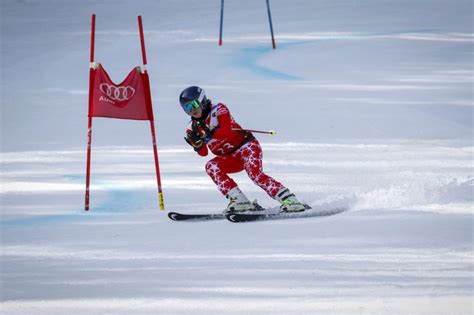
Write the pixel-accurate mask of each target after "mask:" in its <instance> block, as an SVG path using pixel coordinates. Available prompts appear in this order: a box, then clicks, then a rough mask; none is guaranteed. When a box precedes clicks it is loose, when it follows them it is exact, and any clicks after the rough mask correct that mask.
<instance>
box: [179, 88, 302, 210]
mask: <svg viewBox="0 0 474 315" xmlns="http://www.w3.org/2000/svg"><path fill="white" fill-rule="evenodd" d="M179 101H180V103H181V107H182V108H183V109H184V111H185V112H186V113H187V114H188V115H190V116H191V121H190V123H189V126H188V128H187V130H186V138H185V140H186V142H187V143H188V144H189V145H191V146H192V147H193V148H194V150H195V151H196V152H197V153H198V154H199V155H201V156H207V155H208V153H209V151H211V152H212V153H213V154H214V155H215V157H214V158H213V159H211V160H210V161H208V162H207V163H206V172H207V174H208V175H209V176H210V177H211V179H212V180H213V181H214V183H215V184H216V185H217V188H218V189H219V191H220V192H221V193H222V194H223V195H224V196H226V197H227V199H229V200H230V203H229V205H228V206H227V210H226V211H229V212H231V211H234V212H243V211H253V210H257V209H258V208H257V205H256V204H255V203H252V202H250V201H249V200H248V198H247V197H246V196H245V195H244V193H243V192H242V191H241V190H240V189H239V187H238V186H237V184H236V183H235V182H234V180H233V179H232V178H230V177H229V176H228V174H231V173H237V172H241V171H243V170H245V171H246V172H247V174H248V176H249V177H250V179H251V180H252V181H253V182H254V183H255V184H256V185H258V186H260V187H261V188H262V189H263V190H265V191H266V193H267V194H268V195H269V196H270V197H272V198H273V199H275V200H277V201H279V202H280V203H281V206H280V209H281V210H283V211H287V212H298V211H304V210H305V205H304V204H303V203H301V202H299V201H298V199H296V197H295V195H294V194H292V193H290V191H289V190H288V188H286V187H285V186H283V185H282V184H281V183H280V182H278V181H276V180H275V179H273V178H272V177H270V176H268V175H267V174H265V173H264V171H263V167H262V148H261V147H260V143H259V142H258V140H257V139H256V138H255V137H254V136H253V134H252V133H251V132H248V131H245V130H242V128H241V126H240V125H239V124H238V123H237V122H236V121H235V120H234V118H233V117H232V115H231V114H230V112H229V109H228V108H227V106H226V105H224V104H222V103H218V104H212V103H211V101H210V100H209V99H207V98H206V95H205V93H204V90H203V89H201V88H200V87H198V86H190V87H188V88H186V89H185V90H183V92H181V94H180V96H179Z"/></svg>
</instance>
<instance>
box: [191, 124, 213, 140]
mask: <svg viewBox="0 0 474 315" xmlns="http://www.w3.org/2000/svg"><path fill="white" fill-rule="evenodd" d="M193 131H194V132H195V133H196V134H198V135H199V137H200V138H201V139H202V140H204V143H207V142H208V141H209V140H211V139H212V136H213V135H214V130H211V129H209V127H208V126H207V125H206V124H205V123H204V122H201V121H193Z"/></svg>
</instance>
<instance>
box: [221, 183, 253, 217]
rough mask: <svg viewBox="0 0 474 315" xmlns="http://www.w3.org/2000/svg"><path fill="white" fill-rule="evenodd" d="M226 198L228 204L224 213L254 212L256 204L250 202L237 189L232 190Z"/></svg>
mask: <svg viewBox="0 0 474 315" xmlns="http://www.w3.org/2000/svg"><path fill="white" fill-rule="evenodd" d="M226 197H227V199H229V200H230V202H229V205H228V206H227V209H226V210H225V211H224V212H225V213H229V212H245V211H255V209H256V204H255V203H252V202H250V200H248V199H247V197H246V196H245V195H244V193H243V192H242V191H241V190H240V188H239V187H235V188H232V189H231V190H230V191H229V193H228V194H227V196H226ZM257 205H258V204H257ZM259 207H260V206H259Z"/></svg>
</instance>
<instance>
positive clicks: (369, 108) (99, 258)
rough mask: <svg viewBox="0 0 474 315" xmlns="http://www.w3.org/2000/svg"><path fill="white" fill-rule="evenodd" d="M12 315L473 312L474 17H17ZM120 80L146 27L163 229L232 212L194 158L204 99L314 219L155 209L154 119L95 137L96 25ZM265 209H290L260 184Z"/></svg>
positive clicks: (383, 11) (371, 5)
mask: <svg viewBox="0 0 474 315" xmlns="http://www.w3.org/2000/svg"><path fill="white" fill-rule="evenodd" d="M0 3H1V38H0V41H1V155H0V163H1V189H0V197H1V265H0V267H1V287H0V290H1V292H0V295H1V301H0V303H1V304H0V313H2V314H145V313H146V314H255V315H260V314H427V315H428V314H429V315H432V314H472V312H473V302H472V301H473V290H474V289H473V286H474V281H473V272H474V270H473V267H474V264H473V261H474V259H473V258H474V257H473V256H474V255H473V209H474V207H473V199H474V197H473V195H474V194H473V186H474V176H473V152H474V150H473V106H474V104H473V81H474V80H473V55H472V54H473V42H474V35H473V33H472V30H473V24H472V23H473V15H472V12H473V11H472V9H473V8H472V6H473V4H472V1H462V0H456V1H452V0H430V1H423V0H411V1H395V0H394V1H388V0H360V1H349V0H346V1H343V0H334V1H326V0H319V1H316V0H314V1H310V0H306V1H303V0H295V1H284V0H271V1H270V4H271V9H272V16H273V22H274V30H275V36H276V41H277V49H276V50H273V49H272V48H271V42H270V34H269V33H270V32H269V25H268V18H267V12H266V5H265V1H263V0H262V1H250V0H246V1H237V0H228V1H226V2H225V12H224V45H223V46H221V47H219V46H218V45H217V43H218V31H219V14H220V1H218V0H212V1H211V0H202V1H197V0H196V1H184V0H180V1H171V0H169V1H142V0H140V1H125V0H123V1H90V0H85V1H59V0H44V1H39V0H17V1H14V0H2V1H1V2H0ZM92 13H96V15H97V24H96V51H95V56H96V58H95V59H96V61H97V62H101V63H102V64H103V65H104V67H105V69H106V70H107V71H108V72H109V74H110V75H111V78H112V79H113V80H114V81H115V82H121V80H122V79H123V78H124V77H125V76H126V75H127V73H128V72H129V71H130V70H131V68H132V67H134V66H136V65H140V64H141V52H140V42H139V37H138V27H137V15H142V16H143V24H144V31H145V41H146V48H147V56H148V64H149V65H148V71H149V74H150V80H151V88H152V96H153V105H154V114H155V119H156V121H155V125H156V128H157V142H158V150H159V157H160V167H161V172H162V174H161V175H162V181H163V189H164V196H165V205H166V210H167V211H180V212H190V213H191V212H194V213H198V212H212V213H217V212H220V211H222V210H223V209H224V208H225V207H226V205H227V201H226V199H225V198H224V197H222V196H221V195H220V193H219V192H218V191H217V189H216V188H215V186H214V184H213V183H212V181H211V180H210V179H209V178H208V176H207V175H206V174H205V172H204V164H205V162H206V161H207V159H205V158H201V157H198V156H197V155H196V154H195V153H194V152H193V151H192V149H191V148H190V147H189V146H188V145H187V144H186V143H185V142H184V140H183V136H184V129H185V127H186V125H187V121H188V118H187V117H186V115H185V114H184V113H183V111H182V109H181V108H180V107H179V105H178V95H179V92H180V91H181V90H182V89H183V88H185V87H186V86H188V85H194V84H197V85H200V86H202V87H203V88H204V89H205V90H206V92H207V95H208V96H209V97H210V98H211V99H212V100H214V101H215V102H224V103H226V104H227V105H228V106H229V107H230V109H231V111H232V113H233V115H234V116H235V118H236V119H237V121H239V122H240V123H241V124H242V125H243V127H244V128H249V129H264V130H268V129H275V130H276V131H277V135H276V136H275V137H270V136H265V135H258V138H259V140H260V141H261V143H262V146H263V150H264V166H265V169H266V171H267V173H268V174H270V175H272V176H274V177H275V178H276V179H278V180H280V181H282V182H283V183H284V184H285V185H286V186H288V187H290V188H291V190H292V191H294V192H295V193H296V194H297V195H298V196H299V198H300V199H303V200H305V201H307V202H308V203H310V204H311V205H312V206H313V207H314V208H316V209H328V208H335V207H345V208H347V209H348V210H347V211H346V212H344V213H341V214H338V215H334V216H330V217H317V218H305V219H293V220H281V221H266V222H255V223H245V224H233V223H230V222H227V221H212V222H204V223H184V222H173V221H171V220H169V219H168V217H167V215H166V213H167V212H164V211H160V210H159V209H158V200H157V194H156V179H155V173H154V165H153V154H152V148H151V136H150V131H149V124H148V123H147V122H136V121H126V120H114V119H100V118H97V119H94V123H93V141H92V187H91V211H89V212H85V211H84V210H83V202H84V189H85V158H86V154H85V149H86V135H87V130H86V129H87V93H88V74H89V69H88V66H89V43H90V42H89V40H90V20H91V14H92ZM234 178H236V180H237V181H238V182H239V183H240V184H241V188H242V189H243V190H244V191H245V192H246V193H247V194H248V196H249V197H251V198H258V200H259V202H260V203H261V204H262V205H264V206H266V207H276V206H277V203H276V202H275V201H273V200H271V199H270V198H269V197H268V196H266V195H265V194H264V193H263V191H261V190H260V189H259V188H258V187H256V186H255V185H253V184H252V183H251V181H250V180H249V179H248V178H247V177H246V175H245V174H238V175H236V176H234Z"/></svg>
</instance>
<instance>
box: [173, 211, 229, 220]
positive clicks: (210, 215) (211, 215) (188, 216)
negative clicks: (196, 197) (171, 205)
mask: <svg viewBox="0 0 474 315" xmlns="http://www.w3.org/2000/svg"><path fill="white" fill-rule="evenodd" d="M168 217H169V218H170V219H171V220H173V221H209V220H221V219H225V214H224V213H207V214H185V213H179V212H169V213H168Z"/></svg>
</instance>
